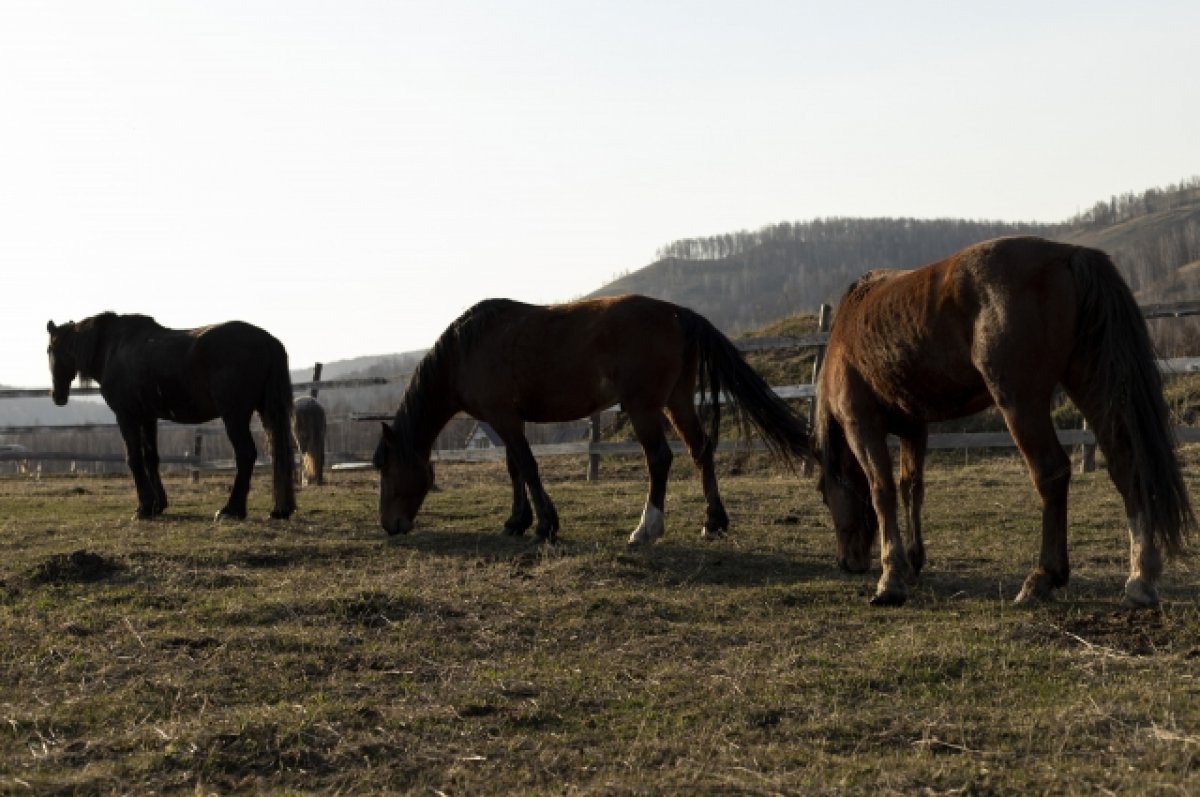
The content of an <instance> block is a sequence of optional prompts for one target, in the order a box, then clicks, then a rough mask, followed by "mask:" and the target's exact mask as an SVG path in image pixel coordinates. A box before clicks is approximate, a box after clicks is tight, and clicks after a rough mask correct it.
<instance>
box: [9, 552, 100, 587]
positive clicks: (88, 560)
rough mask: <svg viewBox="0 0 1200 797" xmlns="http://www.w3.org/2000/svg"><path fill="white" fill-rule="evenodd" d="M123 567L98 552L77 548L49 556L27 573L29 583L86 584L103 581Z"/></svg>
mask: <svg viewBox="0 0 1200 797" xmlns="http://www.w3.org/2000/svg"><path fill="white" fill-rule="evenodd" d="M123 569H124V566H123V565H121V564H120V563H119V562H114V561H113V560H111V559H107V558H105V557H103V556H101V555H100V554H98V553H92V552H91V551H85V550H82V549H81V550H78V551H75V552H73V553H64V554H57V555H55V556H51V557H50V558H49V559H47V560H46V561H44V562H42V563H41V564H40V565H38V566H37V567H35V568H33V570H32V571H31V572H30V574H29V583H30V584H34V585H37V584H87V583H91V582H94V581H103V580H104V579H106V578H108V577H109V576H111V575H113V574H114V573H117V572H119V571H121V570H123Z"/></svg>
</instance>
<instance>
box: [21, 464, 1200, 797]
mask: <svg viewBox="0 0 1200 797" xmlns="http://www.w3.org/2000/svg"><path fill="white" fill-rule="evenodd" d="M1186 456H1187V460H1188V473H1187V478H1188V483H1189V484H1190V485H1193V486H1195V485H1198V484H1200V451H1195V450H1193V451H1189V452H1187V455H1186ZM722 460H723V461H722V467H723V469H724V471H725V475H724V480H723V483H722V486H723V491H724V495H725V497H726V499H727V502H728V505H729V511H730V515H731V517H732V520H733V526H732V531H733V535H732V536H731V538H730V539H728V540H726V541H723V542H719V543H715V544H713V543H703V542H702V541H701V540H700V539H699V538H698V531H699V527H700V521H701V519H702V515H703V508H702V501H701V498H700V494H699V486H698V484H697V479H696V478H695V476H694V475H693V474H692V473H691V471H690V468H689V467H686V463H685V462H684V461H683V460H682V459H681V460H679V461H678V462H677V465H676V470H675V475H676V479H675V481H674V482H673V483H672V486H671V489H670V490H669V493H668V503H667V518H668V529H667V536H666V537H665V538H664V540H663V542H662V543H660V544H659V545H657V546H655V547H654V548H652V549H649V550H639V551H629V550H627V549H626V547H625V544H624V541H625V538H626V536H627V535H628V533H629V532H630V530H631V529H632V528H633V527H634V526H635V525H636V523H637V519H638V516H639V514H640V511H641V507H642V501H643V496H644V492H645V489H646V485H645V481H644V477H643V476H642V472H641V467H640V465H639V463H638V462H637V461H636V460H633V459H629V460H624V461H621V462H616V461H613V460H606V461H605V463H604V466H603V472H604V481H601V482H599V483H594V484H589V483H587V482H584V481H582V480H581V479H580V476H581V474H582V472H583V470H584V464H583V462H582V459H578V460H576V459H559V460H548V461H547V462H545V463H544V470H545V471H546V473H547V483H548V487H549V489H550V491H551V494H552V495H553V497H554V498H555V499H556V501H557V503H558V507H559V513H560V515H561V517H562V521H563V532H562V534H563V543H562V544H561V545H559V546H556V547H555V548H554V549H553V550H544V549H541V548H538V547H536V546H533V545H531V544H530V543H529V542H528V541H520V540H512V539H509V538H503V537H501V536H500V535H499V534H498V533H497V531H498V529H499V527H500V524H501V522H502V521H503V518H504V516H505V514H506V509H507V500H508V493H509V488H508V487H507V485H506V480H505V477H504V475H503V471H502V467H501V466H494V465H471V466H455V467H450V466H447V467H444V468H442V470H440V471H439V481H440V483H441V485H442V489H441V491H439V492H437V493H434V494H433V495H431V496H430V499H429V500H428V502H427V504H426V507H425V509H424V511H423V513H422V515H421V517H420V523H419V527H418V529H417V531H415V532H414V533H413V534H412V535H410V536H408V537H405V538H402V539H399V540H397V541H388V540H386V539H385V538H384V535H383V534H382V532H381V531H379V530H378V527H377V523H376V514H375V481H374V477H373V474H370V473H363V474H359V475H344V474H336V475H334V477H333V480H332V484H331V485H330V486H327V487H325V488H320V489H317V488H310V489H306V490H303V491H301V493H300V504H301V512H300V513H299V514H298V515H297V516H296V517H295V518H294V519H293V520H292V521H290V522H287V523H275V522H268V521H266V520H265V519H263V518H265V516H266V512H267V509H268V504H267V500H268V497H267V494H266V486H265V483H264V482H265V479H264V478H263V477H262V476H260V477H259V478H258V480H257V481H256V485H255V489H254V490H253V491H252V493H251V501H252V504H251V509H252V512H253V514H254V516H255V518H257V519H255V520H251V521H248V522H245V523H231V524H223V525H216V524H214V523H213V522H211V520H210V517H211V515H212V513H213V511H214V510H215V509H216V508H217V507H218V506H220V505H221V503H222V501H223V499H224V493H225V489H226V484H225V481H224V480H223V479H220V478H218V477H208V478H207V479H206V480H205V481H204V482H202V483H201V484H199V485H192V484H189V483H186V482H185V481H183V480H182V479H172V480H170V481H169V482H168V485H167V489H168V492H169V494H170V496H171V499H172V506H171V508H170V509H169V510H168V515H167V516H166V517H165V518H164V519H162V520H159V521H155V522H142V523H139V522H135V521H132V520H130V519H129V518H130V516H131V514H132V510H133V504H134V497H133V489H132V484H131V482H130V481H129V480H128V479H126V478H119V479H118V478H100V477H78V478H74V477H63V478H53V479H43V480H41V481H32V480H29V479H27V478H23V479H16V478H13V479H7V480H3V481H0V501H2V502H3V503H2V506H3V513H2V516H0V544H2V545H3V551H4V554H3V557H2V558H0V793H3V794H38V795H44V794H105V793H168V792H170V793H189V794H191V793H229V792H237V791H245V792H251V791H252V792H272V793H307V792H319V793H330V794H332V793H343V794H359V793H411V794H425V795H439V794H446V795H467V794H470V795H478V794H515V793H522V794H547V795H548V794H556V795H557V794H568V795H576V794H603V795H623V794H630V795H632V794H652V795H664V794H665V795H669V794H680V795H683V794H686V795H695V794H735V795H737V794H745V795H758V794H764V795H765V794H806V795H808V794H855V793H858V794H884V795H886V794H905V795H911V794H970V795H987V794H998V795H999V794H1005V795H1007V794H1021V795H1032V794H1109V793H1120V794H1168V795H1174V794H1197V793H1200V579H1198V578H1197V567H1196V562H1195V560H1194V559H1184V560H1182V561H1177V562H1174V563H1172V564H1170V565H1169V566H1168V571H1167V577H1166V580H1165V584H1164V589H1163V596H1164V605H1163V607H1162V610H1161V611H1159V612H1142V613H1126V612H1122V611H1120V610H1119V609H1118V603H1119V600H1120V596H1121V588H1122V584H1123V580H1124V575H1125V572H1126V569H1127V541H1126V535H1125V531H1124V526H1123V521H1122V517H1121V511H1120V503H1119V500H1118V497H1117V495H1116V493H1115V491H1114V490H1113V489H1112V487H1111V485H1110V483H1109V482H1108V480H1107V478H1106V477H1105V476H1104V475H1103V474H1102V473H1096V474H1090V475H1086V476H1078V477H1076V480H1075V482H1074V485H1073V491H1072V500H1071V513H1072V515H1071V521H1072V523H1071V529H1072V530H1071V552H1072V555H1073V565H1074V571H1073V578H1072V584H1071V586H1070V588H1069V589H1068V590H1067V591H1066V593H1065V594H1064V595H1063V596H1062V597H1061V598H1060V600H1058V601H1057V602H1055V603H1053V604H1050V605H1045V606H1041V607H1037V608H1034V609H1017V608H1015V607H1013V606H1012V605H1011V603H1010V601H1011V599H1012V598H1013V596H1014V595H1015V594H1016V592H1017V590H1018V588H1019V587H1020V583H1021V580H1022V578H1023V577H1024V575H1025V574H1026V572H1027V570H1028V569H1029V567H1030V565H1031V564H1032V563H1033V561H1034V559H1035V556H1036V550H1037V545H1038V522H1039V521H1038V509H1037V506H1036V502H1035V499H1034V494H1033V492H1032V489H1031V488H1030V486H1029V483H1028V480H1027V477H1026V476H1025V473H1024V470H1023V468H1022V467H1021V466H1020V465H1019V463H1018V462H1017V461H1016V460H1015V459H1012V458H1002V459H993V460H988V461H983V462H979V461H976V462H975V463H974V464H968V465H963V464H961V462H962V457H961V455H960V456H959V457H957V458H955V457H953V456H947V457H944V458H943V459H942V461H940V462H938V463H936V464H935V465H934V466H933V467H932V468H931V471H930V474H929V499H928V511H927V517H928V525H927V528H928V532H927V543H928V546H929V558H930V563H929V566H928V569H927V571H926V573H925V575H924V576H923V577H922V580H921V582H920V584H919V585H918V586H917V587H916V588H915V590H914V593H913V595H912V597H911V598H910V601H909V603H908V605H906V606H904V607H903V608H901V609H898V610H883V609H874V608H872V607H870V606H868V605H867V598H868V597H869V595H870V594H871V592H872V590H873V587H874V580H875V578H876V577H877V573H876V574H873V575H868V576H849V575H845V574H842V573H840V572H839V571H838V570H837V569H836V567H835V566H834V563H833V555H832V550H833V549H832V531H831V526H830V524H829V521H828V519H827V518H826V516H825V512H824V508H823V507H822V506H821V504H820V502H819V500H818V498H817V496H816V494H815V492H814V489H813V484H812V482H811V481H808V480H803V479H800V478H798V477H792V476H788V475H785V474H783V473H780V472H777V471H764V470H762V469H760V468H756V467H754V466H753V465H754V463H753V461H752V460H750V459H749V458H747V457H745V456H740V457H739V456H733V457H724V458H722ZM1193 547H1195V544H1193Z"/></svg>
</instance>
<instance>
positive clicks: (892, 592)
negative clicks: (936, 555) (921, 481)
mask: <svg viewBox="0 0 1200 797" xmlns="http://www.w3.org/2000/svg"><path fill="white" fill-rule="evenodd" d="M845 431H846V441H847V442H848V443H849V444H850V448H851V450H852V451H853V452H854V456H855V457H856V458H857V459H858V462H859V464H860V465H861V466H862V469H863V471H864V472H865V473H866V475H867V482H868V483H869V484H870V488H871V504H872V506H873V507H874V509H875V516H876V517H877V518H878V520H879V540H880V562H881V563H882V565H883V574H882V575H881V576H880V577H879V584H878V585H877V586H876V588H875V596H874V597H873V598H871V604H872V605H874V606H900V605H903V603H904V602H905V601H906V600H907V599H908V589H907V587H906V586H905V582H906V581H908V580H910V578H911V573H912V570H911V565H910V564H909V558H908V554H907V553H906V552H905V550H904V539H903V537H902V536H901V535H900V524H899V522H898V521H897V519H896V481H895V478H894V477H893V475H892V457H891V453H890V452H889V451H888V447H887V435H886V433H885V432H884V430H883V429H880V428H875V427H874V426H872V427H871V428H864V427H863V426H862V424H860V423H850V424H847V425H846V427H845Z"/></svg>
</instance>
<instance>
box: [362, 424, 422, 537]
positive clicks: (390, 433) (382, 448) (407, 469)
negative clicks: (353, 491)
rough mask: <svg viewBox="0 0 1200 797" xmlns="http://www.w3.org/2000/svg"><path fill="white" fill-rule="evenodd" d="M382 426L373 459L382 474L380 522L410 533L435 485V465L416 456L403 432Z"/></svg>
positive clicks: (387, 527) (397, 531) (392, 530)
mask: <svg viewBox="0 0 1200 797" xmlns="http://www.w3.org/2000/svg"><path fill="white" fill-rule="evenodd" d="M381 425H382V427H383V434H382V435H381V437H380V440H379V445H378V447H376V449H375V457H374V459H373V463H374V465H375V467H376V468H378V469H379V474H380V478H379V523H380V525H382V526H383V528H384V530H385V531H386V532H387V533H388V534H392V535H395V534H407V533H408V532H410V531H412V527H413V520H414V519H415V518H416V516H417V512H418V511H419V510H420V509H421V504H422V503H424V502H425V496H427V495H428V494H429V490H430V489H431V488H432V487H433V465H432V464H430V463H429V462H422V461H420V460H419V459H418V458H417V457H415V456H414V454H413V447H412V444H411V443H409V444H408V445H405V443H404V442H403V441H402V439H401V434H402V432H398V431H397V429H394V428H392V427H391V426H389V425H388V424H386V423H384V424H381Z"/></svg>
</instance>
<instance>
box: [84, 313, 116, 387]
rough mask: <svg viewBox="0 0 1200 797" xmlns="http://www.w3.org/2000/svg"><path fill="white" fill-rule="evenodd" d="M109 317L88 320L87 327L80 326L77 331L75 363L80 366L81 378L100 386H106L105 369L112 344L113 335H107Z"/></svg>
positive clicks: (103, 316)
mask: <svg viewBox="0 0 1200 797" xmlns="http://www.w3.org/2000/svg"><path fill="white" fill-rule="evenodd" d="M108 321H109V319H108V317H107V315H102V316H96V317H94V318H90V319H88V322H90V323H87V324H86V326H85V325H84V324H80V326H79V327H77V329H76V335H77V337H76V339H75V361H76V363H77V365H78V370H79V376H80V378H81V379H87V380H91V381H94V382H98V383H100V384H104V367H105V365H106V364H107V363H108V355H109V351H108V348H109V346H110V345H111V344H112V340H111V339H112V337H113V336H112V335H109V334H107V333H108V329H107V326H108V325H107V323H106V322H108Z"/></svg>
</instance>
